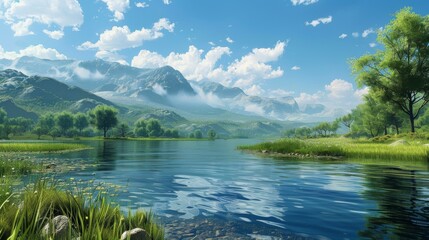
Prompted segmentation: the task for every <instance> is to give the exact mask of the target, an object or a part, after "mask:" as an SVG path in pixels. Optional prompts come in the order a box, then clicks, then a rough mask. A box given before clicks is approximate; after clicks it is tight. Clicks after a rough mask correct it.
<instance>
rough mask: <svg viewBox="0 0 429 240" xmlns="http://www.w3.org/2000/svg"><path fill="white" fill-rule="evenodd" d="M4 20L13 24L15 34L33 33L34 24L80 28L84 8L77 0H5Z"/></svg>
mask: <svg viewBox="0 0 429 240" xmlns="http://www.w3.org/2000/svg"><path fill="white" fill-rule="evenodd" d="M3 7H4V9H5V11H4V14H3V15H4V16H3V18H4V20H5V22H6V23H7V24H9V25H10V26H11V29H12V30H13V31H14V32H15V36H25V35H30V34H33V32H32V31H30V30H29V28H30V27H31V25H32V24H34V23H41V24H46V25H48V26H52V25H57V26H59V27H60V28H61V30H63V29H64V28H65V27H72V28H75V29H77V28H79V27H80V25H82V23H83V13H82V8H81V6H80V4H79V2H78V1H77V0H50V1H46V0H20V1H3Z"/></svg>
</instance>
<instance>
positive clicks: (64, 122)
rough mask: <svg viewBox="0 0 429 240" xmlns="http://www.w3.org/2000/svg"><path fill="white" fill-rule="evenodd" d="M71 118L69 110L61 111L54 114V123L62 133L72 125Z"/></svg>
mask: <svg viewBox="0 0 429 240" xmlns="http://www.w3.org/2000/svg"><path fill="white" fill-rule="evenodd" d="M73 120H74V119H73V115H72V114H71V113H69V112H62V113H59V114H58V115H57V116H55V123H56V125H57V126H58V127H59V128H60V131H61V133H62V134H63V135H65V134H66V132H67V131H68V130H69V129H71V128H72V127H73Z"/></svg>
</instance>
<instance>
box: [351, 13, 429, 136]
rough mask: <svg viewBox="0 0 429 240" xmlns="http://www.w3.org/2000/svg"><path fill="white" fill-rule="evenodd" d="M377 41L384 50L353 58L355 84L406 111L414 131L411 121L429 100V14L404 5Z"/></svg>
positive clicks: (381, 32)
mask: <svg viewBox="0 0 429 240" xmlns="http://www.w3.org/2000/svg"><path fill="white" fill-rule="evenodd" d="M377 40H378V42H380V43H381V44H382V45H383V46H384V48H383V50H379V51H378V52H377V53H375V54H368V55H364V56H362V57H360V58H358V59H355V60H353V61H352V69H353V72H354V73H355V74H356V75H357V83H358V84H359V85H360V86H363V85H366V86H369V87H370V88H371V89H372V90H374V91H377V92H380V94H381V95H382V99H383V101H386V102H390V103H392V104H395V105H396V106H397V107H398V108H400V109H401V110H402V111H403V112H404V113H406V114H407V115H408V118H409V121H410V127H411V131H412V132H414V131H415V126H414V121H415V119H416V118H417V117H418V116H419V114H420V112H421V110H422V108H423V107H424V106H425V105H426V104H427V103H428V102H429V16H420V15H418V14H416V13H413V12H412V10H411V8H404V9H402V10H401V11H399V12H398V13H397V14H396V16H395V19H393V20H392V21H391V22H390V23H389V24H388V25H387V26H386V27H385V28H383V29H382V30H380V31H379V33H378V38H377Z"/></svg>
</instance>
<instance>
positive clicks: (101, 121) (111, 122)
mask: <svg viewBox="0 0 429 240" xmlns="http://www.w3.org/2000/svg"><path fill="white" fill-rule="evenodd" d="M117 114H118V111H117V110H116V109H115V108H113V107H110V106H107V105H98V106H97V107H95V108H94V109H93V110H92V111H91V112H90V116H91V123H92V124H93V125H94V126H95V127H96V128H97V129H98V130H102V131H103V136H104V137H107V131H108V130H109V129H111V128H113V127H115V126H116V125H117V124H118V117H117Z"/></svg>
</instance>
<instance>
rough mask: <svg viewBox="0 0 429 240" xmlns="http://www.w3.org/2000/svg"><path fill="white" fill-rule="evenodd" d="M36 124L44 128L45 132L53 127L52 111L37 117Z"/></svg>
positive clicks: (53, 116) (53, 117)
mask: <svg viewBox="0 0 429 240" xmlns="http://www.w3.org/2000/svg"><path fill="white" fill-rule="evenodd" d="M38 125H39V126H40V127H41V128H42V129H43V130H44V133H45V134H48V133H49V131H50V130H51V129H52V128H54V127H55V115H54V114H53V113H46V114H44V115H42V116H40V118H39V122H38Z"/></svg>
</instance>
